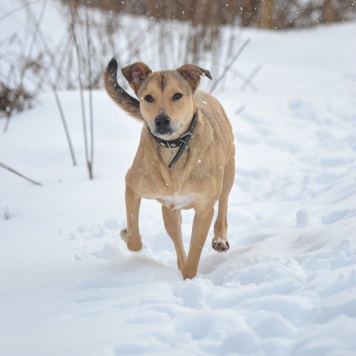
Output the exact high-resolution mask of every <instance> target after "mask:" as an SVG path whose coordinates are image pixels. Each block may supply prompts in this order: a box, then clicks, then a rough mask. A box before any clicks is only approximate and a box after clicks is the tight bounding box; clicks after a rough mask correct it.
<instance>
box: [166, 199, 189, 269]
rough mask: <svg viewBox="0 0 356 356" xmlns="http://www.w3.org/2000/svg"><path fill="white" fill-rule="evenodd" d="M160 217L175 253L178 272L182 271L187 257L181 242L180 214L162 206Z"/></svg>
mask: <svg viewBox="0 0 356 356" xmlns="http://www.w3.org/2000/svg"><path fill="white" fill-rule="evenodd" d="M162 215H163V221H164V227H165V228H166V231H167V233H168V235H169V236H170V238H171V239H172V241H173V243H174V248H175V250H176V253H177V264H178V268H179V270H180V271H182V270H183V267H184V265H185V262H186V260H187V255H186V253H185V250H184V246H183V240H182V228H181V225H182V214H181V211H180V209H178V210H171V209H169V208H167V207H166V206H164V205H162Z"/></svg>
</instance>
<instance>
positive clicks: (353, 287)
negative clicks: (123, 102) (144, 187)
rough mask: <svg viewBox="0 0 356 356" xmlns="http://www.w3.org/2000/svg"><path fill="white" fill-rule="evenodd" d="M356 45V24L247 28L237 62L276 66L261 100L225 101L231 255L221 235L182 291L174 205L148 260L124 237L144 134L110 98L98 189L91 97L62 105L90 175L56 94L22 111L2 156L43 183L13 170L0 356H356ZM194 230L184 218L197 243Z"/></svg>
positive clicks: (102, 109)
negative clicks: (88, 132)
mask: <svg viewBox="0 0 356 356" xmlns="http://www.w3.org/2000/svg"><path fill="white" fill-rule="evenodd" d="M355 35H356V24H355V23H349V24H341V25H333V26H329V27H318V28H316V29H310V30H303V31H295V32H293V31H291V32H264V31H257V30H244V32H243V36H244V37H245V38H250V39H251V42H250V45H249V46H248V47H247V48H246V50H245V51H244V52H243V54H242V55H241V57H240V58H239V60H238V61H237V62H236V64H235V66H236V68H238V69H239V71H240V72H243V73H248V72H249V71H251V70H252V69H253V68H254V67H255V66H256V64H259V63H260V64H262V65H263V68H262V70H261V71H260V72H259V73H258V75H257V77H256V78H255V79H254V81H253V83H254V85H256V87H257V88H258V91H257V92H255V91H253V90H251V88H247V89H246V90H245V91H243V92H241V91H240V90H238V88H239V86H240V85H241V82H239V81H238V80H237V79H236V77H234V76H233V75H231V74H230V75H229V77H228V80H227V81H226V83H225V88H224V91H221V92H216V93H215V95H216V96H217V98H218V99H219V100H220V101H221V103H222V104H223V106H224V107H225V109H226V112H227V113H228V115H229V117H230V119H231V122H232V125H233V129H234V134H235V139H236V157H237V167H236V178H235V185H234V188H233V190H232V193H231V195H230V203H229V211H228V214H229V215H228V219H229V240H230V246H231V248H230V250H229V251H228V252H227V253H225V254H218V253H216V252H215V251H213V250H212V249H211V247H210V243H209V241H210V238H211V237H212V236H213V235H212V231H211V232H210V235H209V237H208V241H207V243H206V246H205V248H204V250H203V254H202V258H201V262H200V265H199V269H198V275H197V277H196V278H194V279H193V280H186V281H183V280H182V277H181V275H180V273H179V271H178V269H177V267H176V257H175V252H174V248H173V244H172V243H171V241H170V239H169V238H168V236H167V235H166V233H165V230H164V227H163V222H162V219H161V209H160V206H159V204H158V203H157V202H154V201H143V203H142V208H141V213H140V226H141V233H142V236H143V240H144V247H143V250H142V251H140V252H138V253H132V252H129V251H128V250H127V249H126V246H125V244H124V243H123V242H122V241H121V240H120V238H119V231H120V229H121V228H123V227H125V220H126V217H125V205H124V176H125V173H126V171H127V169H128V168H129V166H130V164H131V162H132V159H133V156H134V154H135V150H136V148H137V144H138V140H139V135H140V130H141V127H140V124H138V123H137V122H135V121H134V120H132V119H131V118H130V117H128V116H127V115H125V114H124V113H123V112H122V111H120V110H119V109H118V108H117V107H116V106H115V105H114V104H113V103H112V102H111V101H110V100H109V98H108V96H107V95H106V94H105V93H104V91H103V90H99V91H96V92H94V115H95V159H94V174H95V178H94V180H93V181H90V180H89V179H88V177H87V172H86V164H85V159H84V144H83V137H82V123H81V112H80V102H79V93H78V92H77V91H66V92H60V93H59V96H60V99H61V101H62V105H63V109H64V112H65V115H66V118H67V120H68V126H69V131H70V133H71V135H72V139H73V145H74V150H75V153H76V156H77V160H78V166H77V167H73V166H72V165H71V158H70V154H69V150H68V147H67V143H66V138H65V134H64V131H63V128H62V124H61V121H60V116H59V112H58V110H57V107H56V102H55V98H54V96H53V94H52V93H51V92H47V93H44V94H42V95H41V96H40V98H39V101H38V103H37V105H36V107H35V108H34V109H32V110H30V111H26V112H24V113H22V114H19V115H17V116H16V117H14V118H13V119H12V121H11V125H10V128H9V131H8V132H7V133H6V134H4V133H0V135H1V140H0V162H3V163H5V164H8V165H9V166H11V167H13V168H15V169H17V170H19V171H20V172H22V173H24V174H26V175H28V176H30V177H31V178H33V179H36V180H38V181H40V182H41V183H42V184H43V187H38V186H35V185H32V184H31V183H29V182H27V181H25V180H22V179H21V178H19V177H17V176H15V175H13V174H11V173H9V172H7V171H5V170H3V169H2V170H0V180H1V185H0V214H1V215H0V241H1V249H0V290H1V293H0V315H1V318H0V354H1V355H6V356H10V355H11V356H12V355H16V356H18V355H21V356H22V355H37V356H41V355H46V356H48V355H58V356H59V355H131V354H140V355H168V354H169V355H177V356H178V355H246V354H250V355H352V354H354V353H355V352H356V338H355V330H356V266H355V263H356V248H355V231H356V230H355V228H356V184H355V181H356V164H355V158H356V156H355V151H356V144H355V143H356V127H355V119H356V104H355V103H356V100H355V99H356V98H355V93H356V92H355V89H356V88H355V79H356V68H355V66H354V64H355V63H356V58H355V57H356V51H355V50H354V49H355V45H354V42H353V38H355ZM109 59H110V58H108V59H107V60H109ZM104 61H105V60H104ZM157 69H158V68H157ZM209 70H211V73H212V75H213V77H214V74H213V73H214V66H213V65H211V67H210V68H209ZM119 80H120V81H123V78H120V79H119ZM86 99H87V97H86ZM242 107H244V109H243V110H242V111H241V112H240V113H238V111H240V109H241V108H242ZM192 219H193V214H192V212H190V211H187V212H184V214H183V234H184V242H185V246H186V247H188V245H189V235H190V229H191V223H192Z"/></svg>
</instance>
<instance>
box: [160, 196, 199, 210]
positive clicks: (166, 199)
mask: <svg viewBox="0 0 356 356" xmlns="http://www.w3.org/2000/svg"><path fill="white" fill-rule="evenodd" d="M155 199H157V200H158V201H159V202H160V203H161V204H163V205H164V206H166V207H167V208H170V209H172V210H174V209H189V208H191V205H192V203H193V202H194V195H193V194H187V195H179V194H174V195H172V196H158V197H155Z"/></svg>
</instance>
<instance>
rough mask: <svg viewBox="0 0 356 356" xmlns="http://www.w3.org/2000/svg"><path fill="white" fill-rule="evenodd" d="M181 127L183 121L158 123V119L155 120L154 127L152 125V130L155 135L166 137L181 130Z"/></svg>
mask: <svg viewBox="0 0 356 356" xmlns="http://www.w3.org/2000/svg"><path fill="white" fill-rule="evenodd" d="M181 127H182V123H181V122H176V123H171V122H170V121H169V122H166V123H164V124H157V121H155V125H154V127H152V125H150V131H151V132H152V133H153V134H154V135H156V136H158V137H162V138H165V139H166V138H168V137H170V136H172V135H174V133H176V132H177V131H179V130H180V128H181Z"/></svg>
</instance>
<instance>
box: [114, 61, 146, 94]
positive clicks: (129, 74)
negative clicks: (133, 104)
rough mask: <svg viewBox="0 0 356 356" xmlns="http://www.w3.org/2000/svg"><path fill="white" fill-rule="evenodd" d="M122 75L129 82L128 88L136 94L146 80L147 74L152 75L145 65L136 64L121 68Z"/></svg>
mask: <svg viewBox="0 0 356 356" xmlns="http://www.w3.org/2000/svg"><path fill="white" fill-rule="evenodd" d="M121 70H122V74H123V75H124V77H125V78H126V80H127V81H128V82H129V85H130V87H131V88H132V89H133V90H134V92H135V93H136V94H137V90H138V88H139V87H140V85H141V84H142V82H143V81H144V80H145V79H146V77H147V76H148V74H150V73H152V71H151V69H150V68H148V67H147V65H146V64H145V63H142V62H136V63H134V64H131V65H129V66H127V67H125V68H122V69H121Z"/></svg>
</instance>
